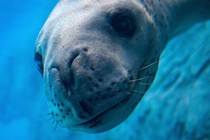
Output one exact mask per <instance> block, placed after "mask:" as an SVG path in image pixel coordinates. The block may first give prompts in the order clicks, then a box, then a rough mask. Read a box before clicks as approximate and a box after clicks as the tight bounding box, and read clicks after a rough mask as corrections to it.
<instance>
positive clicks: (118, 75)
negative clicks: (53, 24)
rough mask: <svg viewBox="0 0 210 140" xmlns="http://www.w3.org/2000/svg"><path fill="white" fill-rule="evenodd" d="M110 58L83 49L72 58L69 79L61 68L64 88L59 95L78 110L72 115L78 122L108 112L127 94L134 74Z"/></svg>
mask: <svg viewBox="0 0 210 140" xmlns="http://www.w3.org/2000/svg"><path fill="white" fill-rule="evenodd" d="M110 57H111V56H108V55H107V54H106V55H103V54H101V53H100V54H98V53H96V52H91V50H90V49H88V48H84V49H81V51H79V52H78V51H77V52H75V53H71V56H70V57H69V58H70V59H69V63H68V64H69V65H68V68H69V70H67V71H68V72H67V73H68V75H69V76H68V78H69V79H66V78H65V76H64V75H66V73H65V74H62V71H59V75H61V77H60V78H61V83H60V84H63V86H64V87H65V90H64V91H63V92H60V93H59V94H60V96H62V100H63V99H64V100H65V102H70V103H69V104H70V108H71V110H76V111H73V112H72V113H73V117H72V118H71V119H72V120H74V121H75V122H78V123H81V122H87V121H89V120H92V119H93V118H96V117H98V116H99V115H101V114H102V113H104V112H109V111H108V110H112V109H113V108H114V106H116V105H118V104H119V103H120V102H121V101H122V100H125V99H126V98H127V97H128V94H126V93H128V92H129V91H130V90H131V87H132V85H131V83H130V82H129V80H131V77H132V76H131V74H130V73H129V72H128V71H127V70H125V68H124V67H122V66H121V65H120V62H118V61H117V60H115V59H114V58H112V59H110ZM60 69H62V68H60ZM57 86H58V85H57ZM69 95H71V97H69ZM72 100H74V101H72ZM71 102H73V103H71ZM67 104H68V103H67ZM120 106H121V105H120ZM101 116H102V115H101ZM75 122H74V124H75Z"/></svg>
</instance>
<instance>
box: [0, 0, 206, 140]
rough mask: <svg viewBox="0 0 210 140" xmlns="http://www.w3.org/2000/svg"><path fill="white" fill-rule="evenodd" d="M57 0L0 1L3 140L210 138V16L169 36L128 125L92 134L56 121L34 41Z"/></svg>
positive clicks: (0, 125) (0, 136)
mask: <svg viewBox="0 0 210 140" xmlns="http://www.w3.org/2000/svg"><path fill="white" fill-rule="evenodd" d="M57 2H58V1H57V0H7V1H3V0H1V1H0V140H85V139H89V140H120V139H122V140H210V21H208V22H203V23H199V24H197V25H195V26H194V27H192V28H191V29H189V30H188V31H186V32H185V33H183V34H180V35H179V36H177V37H176V38H174V39H172V40H171V41H170V42H169V43H168V45H167V47H166V49H165V50H164V52H163V53H162V55H161V60H160V66H159V70H158V73H157V76H156V79H155V82H154V84H153V85H152V86H151V88H150V89H149V91H148V92H147V94H146V95H145V97H144V98H143V100H142V102H140V103H139V105H138V107H137V108H136V109H135V111H134V112H133V113H132V114H131V116H130V117H129V118H128V119H127V120H126V121H125V122H124V123H122V124H121V125H119V126H117V127H116V128H114V129H112V130H110V131H107V132H104V133H99V134H86V133H82V132H74V131H70V130H68V129H65V128H62V127H59V126H57V127H56V126H55V124H52V121H51V120H49V119H50V118H49V116H47V114H48V107H47V104H46V101H45V94H44V88H43V80H42V77H41V75H40V74H39V72H38V70H37V68H36V64H35V62H34V46H35V41H36V37H37V35H38V33H39V30H40V29H41V27H42V25H43V24H44V22H45V20H46V19H47V17H48V15H49V13H50V12H51V10H52V9H53V7H54V6H55V5H56V3H57Z"/></svg>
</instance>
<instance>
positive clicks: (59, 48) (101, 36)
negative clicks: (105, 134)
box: [35, 0, 160, 133]
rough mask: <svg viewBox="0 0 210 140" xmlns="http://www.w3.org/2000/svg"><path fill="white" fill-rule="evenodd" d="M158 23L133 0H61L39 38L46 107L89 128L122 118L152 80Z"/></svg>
mask: <svg viewBox="0 0 210 140" xmlns="http://www.w3.org/2000/svg"><path fill="white" fill-rule="evenodd" d="M155 38H156V29H155V28H154V26H153V23H152V21H151V19H150V17H149V16H148V15H147V14H146V13H145V11H144V9H143V8H142V7H141V6H139V4H138V5H137V4H135V3H134V2H132V1H124V0H118V1H114V2H113V1H111V0H108V1H103V3H102V2H100V1H93V0H91V1H61V2H59V4H58V5H57V6H56V8H55V9H54V11H53V12H52V13H51V15H50V17H49V18H48V20H47V21H46V23H45V25H44V27H43V28H42V30H41V32H40V34H39V37H38V39H37V45H36V51H35V60H36V62H37V64H38V67H39V70H40V72H41V73H42V74H43V77H44V81H45V89H46V96H47V101H48V104H49V108H50V113H51V115H52V117H53V119H54V120H55V121H56V122H57V123H58V124H60V125H62V126H65V127H67V128H69V129H72V130H80V131H86V132H91V133H97V132H102V131H106V130H108V129H111V128H113V127H115V126H117V125H118V124H119V123H121V122H122V121H124V120H125V119H126V118H127V117H128V116H129V114H131V112H132V111H133V109H134V108H135V106H136V105H137V104H138V102H139V101H140V100H141V98H142V97H143V95H144V93H145V91H146V90H147V89H148V88H149V86H150V84H151V83H152V81H153V79H154V76H155V73H156V70H157V64H158V63H157V60H158V58H159V54H160V53H159V51H158V49H157V47H156V46H155V45H154V44H156V45H157V44H158V43H157V42H156V39H155Z"/></svg>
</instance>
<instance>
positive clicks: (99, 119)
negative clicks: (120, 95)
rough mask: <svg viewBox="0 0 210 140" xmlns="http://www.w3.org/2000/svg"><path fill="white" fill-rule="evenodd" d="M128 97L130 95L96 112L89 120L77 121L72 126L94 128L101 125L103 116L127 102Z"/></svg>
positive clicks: (129, 96)
mask: <svg viewBox="0 0 210 140" xmlns="http://www.w3.org/2000/svg"><path fill="white" fill-rule="evenodd" d="M130 98H131V95H128V96H126V97H125V98H124V99H122V100H121V101H120V102H117V103H116V104H114V105H112V106H110V107H109V108H107V109H105V110H104V111H102V112H101V113H99V114H97V115H96V116H94V117H93V118H91V119H90V120H88V121H85V122H82V123H78V124H76V125H74V127H84V126H85V127H88V128H94V127H97V126H99V125H103V123H105V122H104V121H103V118H104V116H107V115H108V114H109V113H110V112H111V111H113V110H116V109H118V108H120V107H122V106H123V105H125V104H126V103H127V102H129V100H130Z"/></svg>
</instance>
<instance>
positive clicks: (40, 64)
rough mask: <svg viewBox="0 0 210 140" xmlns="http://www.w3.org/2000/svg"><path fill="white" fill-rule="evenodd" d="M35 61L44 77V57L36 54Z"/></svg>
mask: <svg viewBox="0 0 210 140" xmlns="http://www.w3.org/2000/svg"><path fill="white" fill-rule="evenodd" d="M34 60H35V62H36V64H37V66H38V70H39V72H40V73H41V74H42V75H43V70H44V69H43V63H42V56H41V55H40V54H39V53H36V54H35V58H34Z"/></svg>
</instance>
